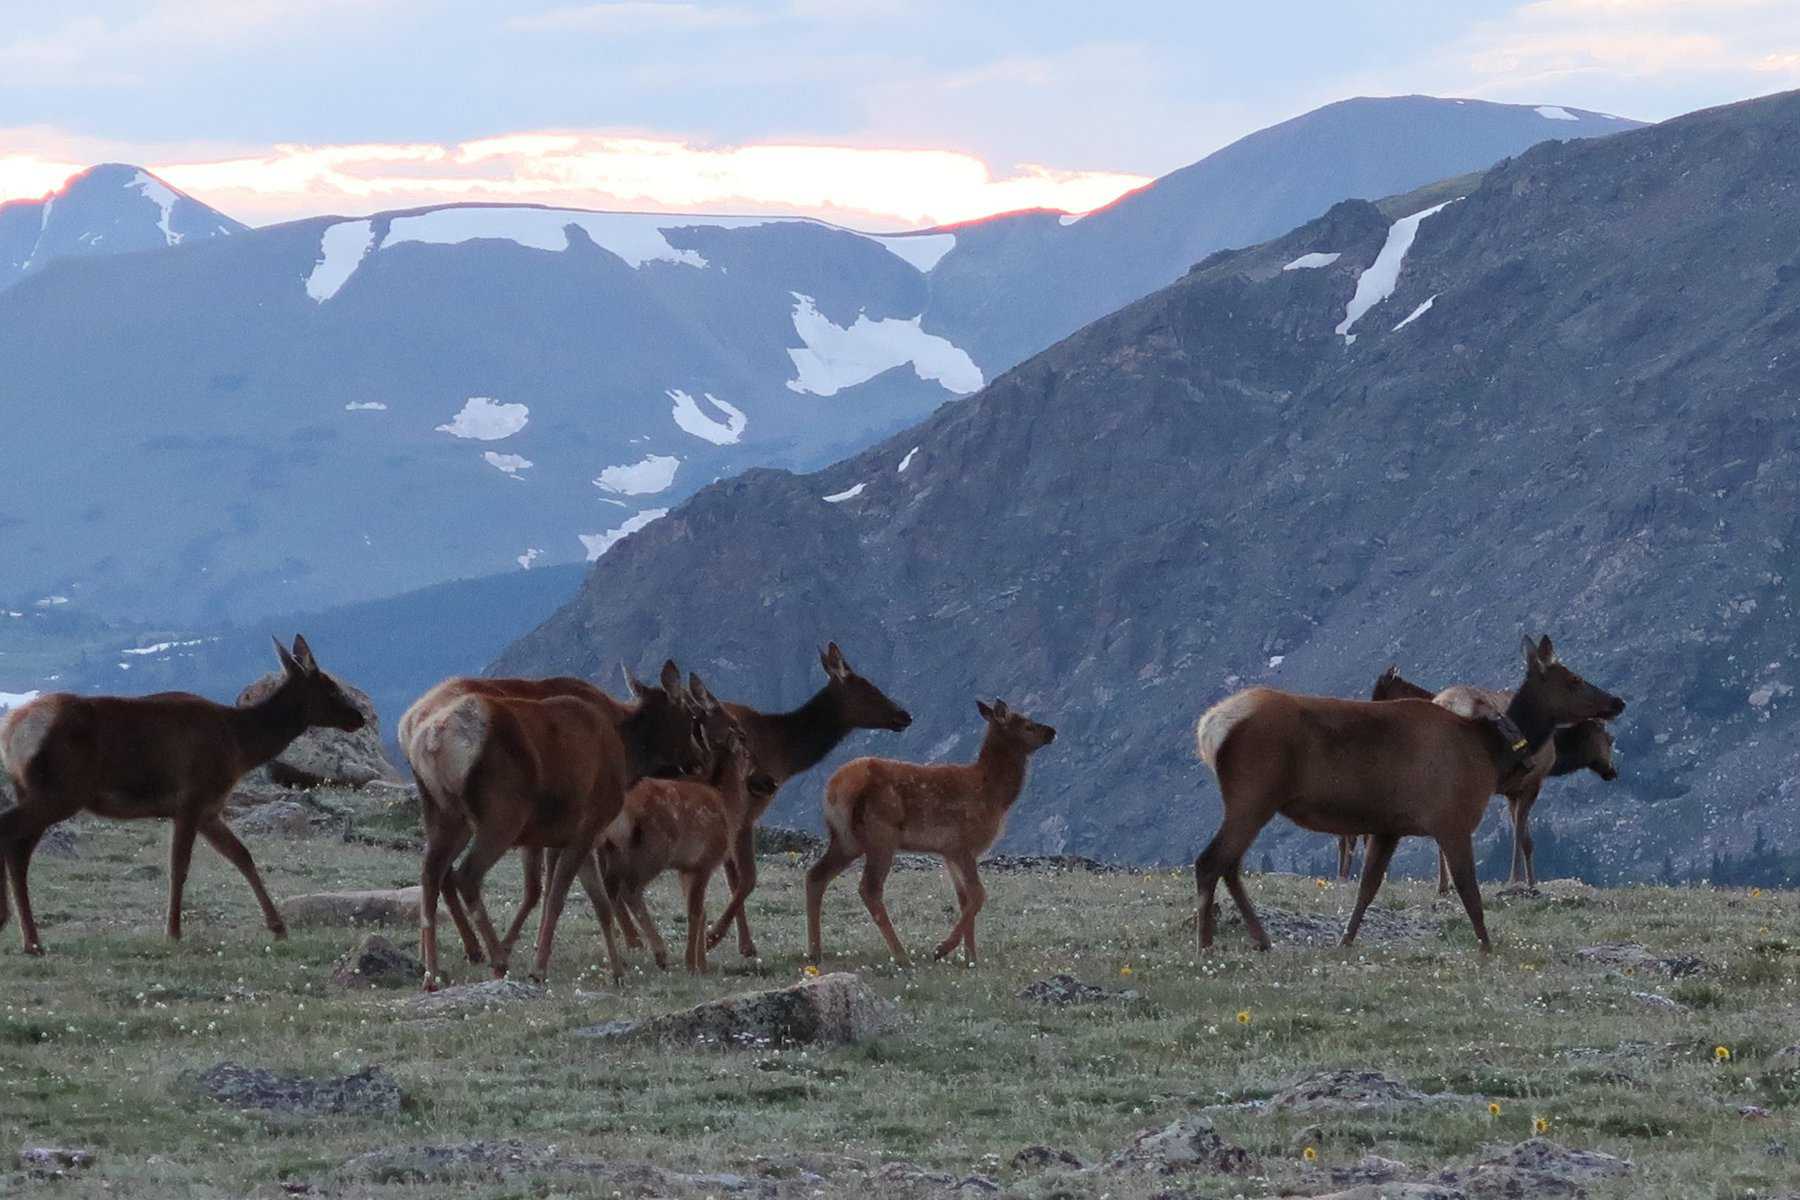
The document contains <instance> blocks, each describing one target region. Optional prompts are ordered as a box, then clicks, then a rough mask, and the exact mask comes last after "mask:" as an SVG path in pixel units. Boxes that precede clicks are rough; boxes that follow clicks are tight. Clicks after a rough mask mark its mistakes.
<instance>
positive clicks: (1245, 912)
mask: <svg viewBox="0 0 1800 1200" xmlns="http://www.w3.org/2000/svg"><path fill="white" fill-rule="evenodd" d="M1243 869H1244V861H1243V859H1241V858H1240V859H1239V860H1238V861H1237V862H1234V863H1232V864H1231V867H1230V869H1229V870H1227V871H1226V872H1225V890H1226V891H1228V892H1230V893H1231V899H1232V901H1233V902H1234V903H1235V904H1236V905H1237V907H1238V913H1239V914H1240V915H1242V917H1243V918H1244V931H1245V932H1246V933H1248V934H1249V935H1250V943H1251V945H1253V946H1255V947H1256V948H1257V949H1258V950H1267V949H1269V948H1270V947H1271V946H1272V945H1273V944H1274V943H1272V942H1270V941H1269V935H1268V934H1267V933H1265V932H1264V931H1263V924H1262V921H1261V919H1260V918H1258V917H1257V915H1256V908H1255V906H1254V905H1252V904H1251V903H1250V893H1249V892H1247V891H1245V890H1244V879H1243V875H1242V872H1243Z"/></svg>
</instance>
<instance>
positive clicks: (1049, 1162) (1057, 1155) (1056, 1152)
mask: <svg viewBox="0 0 1800 1200" xmlns="http://www.w3.org/2000/svg"><path fill="white" fill-rule="evenodd" d="M1011 1166H1012V1169H1013V1170H1015V1171H1048V1170H1053V1169H1060V1170H1064V1171H1080V1170H1085V1169H1086V1167H1087V1164H1086V1163H1084V1162H1082V1161H1081V1158H1080V1156H1079V1155H1077V1154H1076V1153H1075V1152H1074V1151H1072V1150H1063V1149H1060V1148H1058V1147H1056V1146H1027V1147H1025V1148H1024V1149H1023V1150H1021V1151H1019V1152H1018V1153H1017V1154H1015V1155H1013V1156H1012V1163H1011Z"/></svg>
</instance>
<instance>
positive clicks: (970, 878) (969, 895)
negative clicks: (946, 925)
mask: <svg viewBox="0 0 1800 1200" xmlns="http://www.w3.org/2000/svg"><path fill="white" fill-rule="evenodd" d="M944 866H945V867H946V868H948V870H949V871H950V878H951V880H952V881H953V882H954V883H955V884H956V899H957V903H958V904H959V905H960V906H961V909H962V913H961V915H960V916H958V917H957V919H956V924H955V925H952V926H951V927H950V936H949V937H947V938H945V939H944V941H943V943H942V944H941V945H939V946H938V948H937V953H936V954H935V955H934V957H936V958H940V959H941V958H945V957H947V956H948V955H949V954H950V952H951V951H952V950H955V949H956V946H957V943H958V942H961V943H962V945H963V950H964V952H965V953H966V954H967V955H968V962H969V965H970V966H974V965H975V916H976V914H977V913H979V912H980V911H981V907H982V905H984V904H986V903H987V889H986V888H984V887H982V886H981V875H980V873H979V871H978V869H977V868H976V866H975V856H974V855H972V854H959V855H957V856H956V857H955V858H947V859H945V860H944Z"/></svg>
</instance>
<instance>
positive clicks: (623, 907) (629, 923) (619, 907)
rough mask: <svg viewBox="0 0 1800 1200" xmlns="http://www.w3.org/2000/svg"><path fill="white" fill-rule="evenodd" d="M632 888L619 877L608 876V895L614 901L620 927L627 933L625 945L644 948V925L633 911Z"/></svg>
mask: <svg viewBox="0 0 1800 1200" xmlns="http://www.w3.org/2000/svg"><path fill="white" fill-rule="evenodd" d="M630 890H631V889H629V888H627V887H626V886H625V884H624V883H623V882H622V881H621V879H620V878H619V877H617V876H614V875H610V874H609V875H608V876H607V877H606V896H607V899H609V900H611V901H612V906H613V915H614V916H616V917H618V918H619V929H620V931H621V932H622V933H623V934H624V935H625V945H626V947H627V948H628V949H631V950H642V949H643V948H644V935H643V927H642V925H641V924H640V923H639V922H638V920H637V914H636V913H633V912H632V911H631V896H630Z"/></svg>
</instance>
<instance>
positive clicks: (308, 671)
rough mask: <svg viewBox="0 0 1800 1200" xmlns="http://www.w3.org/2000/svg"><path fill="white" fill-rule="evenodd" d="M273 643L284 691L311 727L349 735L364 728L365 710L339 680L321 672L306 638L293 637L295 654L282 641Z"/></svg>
mask: <svg viewBox="0 0 1800 1200" xmlns="http://www.w3.org/2000/svg"><path fill="white" fill-rule="evenodd" d="M273 640H274V642H275V656H276V657H277V658H279V659H280V660H281V671H282V674H283V675H285V676H286V678H285V679H284V680H283V681H282V684H281V688H282V690H284V691H286V692H288V693H289V695H291V696H292V697H293V698H294V699H295V700H296V701H298V703H299V707H300V712H301V715H302V716H303V717H304V718H305V720H306V724H307V725H308V726H309V727H311V726H317V725H323V726H325V727H327V728H330V729H342V730H343V731H344V732H346V733H354V732H356V731H357V730H358V729H361V728H362V727H363V725H364V724H365V723H366V721H367V718H365V717H364V716H363V714H362V710H361V709H359V708H357V707H356V702H355V701H354V700H352V699H350V695H349V693H348V692H346V691H344V689H343V688H342V687H341V686H339V684H338V681H337V680H335V679H333V678H332V677H331V676H329V675H327V674H326V673H325V672H324V671H322V670H320V669H319V664H318V661H317V660H316V659H314V658H313V653H312V647H311V646H308V645H307V644H306V639H305V638H303V637H301V636H300V635H299V634H295V635H294V649H293V651H292V652H289V650H288V648H287V647H286V646H283V645H282V644H281V639H280V638H275V639H273Z"/></svg>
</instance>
